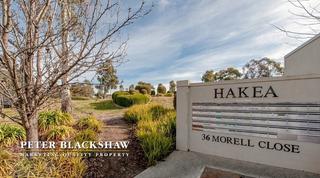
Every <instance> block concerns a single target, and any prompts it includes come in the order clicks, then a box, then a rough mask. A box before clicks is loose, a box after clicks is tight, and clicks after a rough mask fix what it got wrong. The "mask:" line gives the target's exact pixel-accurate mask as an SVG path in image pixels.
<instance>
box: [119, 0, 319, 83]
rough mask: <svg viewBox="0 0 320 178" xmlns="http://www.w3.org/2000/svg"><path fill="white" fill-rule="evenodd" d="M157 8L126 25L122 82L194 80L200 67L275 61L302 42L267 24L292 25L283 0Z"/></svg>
mask: <svg viewBox="0 0 320 178" xmlns="http://www.w3.org/2000/svg"><path fill="white" fill-rule="evenodd" d="M173 2H175V3H173ZM312 2H315V0H312ZM159 6H160V7H161V8H162V10H161V11H154V12H153V14H151V16H150V19H147V20H146V23H143V22H142V23H138V24H135V25H134V26H133V28H132V29H133V31H132V32H131V33H130V40H129V47H128V58H129V59H130V62H128V63H126V64H124V65H123V66H121V67H120V69H119V73H120V75H121V76H123V79H124V80H125V82H126V84H130V83H135V82H137V81H139V80H144V81H149V82H154V83H160V82H161V83H166V82H167V83H168V82H169V81H170V80H172V79H174V80H183V79H189V80H194V81H199V80H200V76H201V74H202V73H203V72H204V71H205V70H208V69H214V70H219V69H222V68H225V67H228V66H234V67H241V66H242V65H243V64H244V63H245V62H247V61H249V60H250V59H252V58H260V57H265V56H267V57H271V58H275V59H277V60H278V61H281V59H282V57H283V56H284V55H285V54H287V53H288V52H290V51H291V50H292V49H294V48H295V47H297V46H298V45H299V44H301V43H302V42H301V41H296V40H294V39H290V38H288V37H287V36H286V35H284V34H283V33H282V32H280V31H279V30H277V29H275V28H274V27H273V26H272V25H279V26H285V27H290V28H294V29H297V25H296V24H295V25H294V24H293V23H292V22H291V19H290V17H291V15H290V13H288V9H292V6H291V4H290V3H288V2H287V1H286V0H280V1H279V0H268V1H256V0H239V1H232V0H217V1H212V0H203V1H178V0H177V1H169V0H160V1H159ZM147 18H149V17H147ZM306 28H307V27H302V28H301V27H300V28H299V30H306Z"/></svg>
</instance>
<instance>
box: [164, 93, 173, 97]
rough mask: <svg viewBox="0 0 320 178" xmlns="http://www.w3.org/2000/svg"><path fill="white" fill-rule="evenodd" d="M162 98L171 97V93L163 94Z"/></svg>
mask: <svg viewBox="0 0 320 178" xmlns="http://www.w3.org/2000/svg"><path fill="white" fill-rule="evenodd" d="M164 96H166V97H172V96H173V94H172V93H166V94H164Z"/></svg>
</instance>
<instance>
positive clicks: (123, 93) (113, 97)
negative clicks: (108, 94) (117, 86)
mask: <svg viewBox="0 0 320 178" xmlns="http://www.w3.org/2000/svg"><path fill="white" fill-rule="evenodd" d="M120 95H130V93H128V92H126V91H116V92H114V93H112V100H113V101H115V100H116V98H117V97H118V96H120Z"/></svg>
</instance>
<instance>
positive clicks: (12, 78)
mask: <svg viewBox="0 0 320 178" xmlns="http://www.w3.org/2000/svg"><path fill="white" fill-rule="evenodd" d="M60 2H61V1H60V0H38V1H32V0H31V1H27V0H20V1H11V0H2V1H1V2H0V3H1V9H2V19H1V24H0V26H1V38H0V65H1V66H0V67H1V68H2V69H3V70H1V71H0V73H1V75H4V76H5V77H6V79H7V80H6V81H5V82H1V83H0V94H2V95H3V96H5V97H7V98H9V99H10V101H11V102H12V103H13V106H14V107H15V109H16V110H17V112H18V114H19V117H15V118H12V117H9V116H8V117H9V118H10V119H12V120H13V121H14V122H17V123H19V124H21V125H23V126H24V128H25V129H26V131H27V140H28V141H36V140H38V117H37V113H38V111H39V110H40V109H41V107H43V106H45V104H46V103H48V101H50V98H51V97H52V96H54V95H55V94H57V93H59V92H61V90H62V89H63V88H64V87H65V86H64V85H65V84H67V83H69V82H70V81H72V80H74V79H75V78H77V77H79V76H80V75H82V74H84V73H85V72H87V71H90V70H93V71H95V70H96V67H97V66H99V65H100V64H102V63H104V62H106V61H108V60H110V61H113V62H114V63H117V62H118V63H119V62H121V60H122V58H123V55H124V52H125V49H126V40H125V41H123V40H122V41H121V38H120V32H121V31H122V29H124V28H125V27H126V26H128V25H129V24H131V23H133V22H134V21H135V20H136V19H138V18H139V17H142V16H144V15H146V14H147V13H148V12H149V9H147V10H146V8H145V6H146V5H145V3H144V2H142V3H141V4H140V5H139V6H136V7H135V8H134V9H131V8H130V9H128V10H127V11H126V12H125V13H124V10H123V6H122V4H121V3H120V1H119V2H117V1H111V0H108V1H101V0H93V1H81V3H80V4H78V5H77V6H75V7H74V8H75V9H73V10H72V13H73V15H72V16H73V17H77V18H65V19H64V21H63V22H62V21H61V13H63V12H64V10H65V9H64V8H66V7H63V6H61V5H59V3H60ZM74 2H76V1H74ZM79 2H80V1H79ZM68 12H71V11H68ZM70 17H71V16H70ZM67 31H68V33H69V34H68V35H69V36H68V37H67V38H63V36H64V35H63V34H66V32H67ZM119 39H120V41H119ZM64 40H66V41H64ZM64 44H68V47H67V50H68V52H67V53H64V50H62V49H66V48H63V45H64ZM61 59H68V60H67V61H66V60H61ZM66 75H68V77H66Z"/></svg>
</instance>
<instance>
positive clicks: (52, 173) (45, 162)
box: [14, 156, 87, 177]
mask: <svg viewBox="0 0 320 178" xmlns="http://www.w3.org/2000/svg"><path fill="white" fill-rule="evenodd" d="M86 168H87V166H86V164H85V162H84V161H83V160H82V158H81V157H64V156H52V157H34V158H33V159H31V160H29V159H27V158H22V159H21V160H19V161H18V163H17V165H16V166H15V171H14V175H15V176H17V177H82V176H83V175H84V173H85V170H86Z"/></svg>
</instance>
